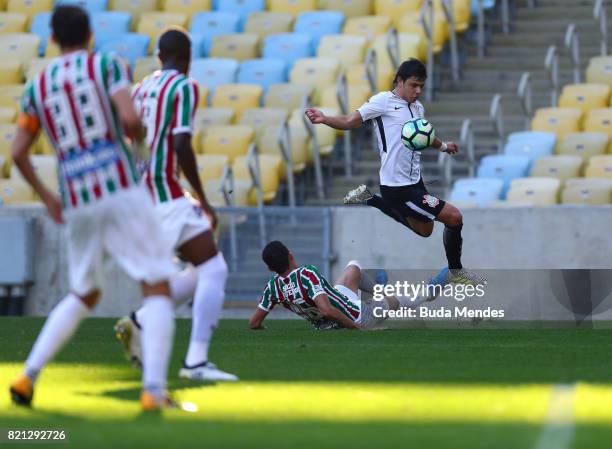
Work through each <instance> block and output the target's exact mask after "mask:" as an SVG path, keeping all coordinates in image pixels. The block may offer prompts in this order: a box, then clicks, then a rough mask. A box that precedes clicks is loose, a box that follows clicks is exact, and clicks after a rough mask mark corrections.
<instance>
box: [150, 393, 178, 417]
mask: <svg viewBox="0 0 612 449" xmlns="http://www.w3.org/2000/svg"><path fill="white" fill-rule="evenodd" d="M140 405H141V406H142V410H143V411H145V412H155V411H159V410H163V409H166V408H180V405H179V403H178V402H176V401H175V400H174V399H172V398H171V397H170V396H169V395H168V394H165V395H164V397H162V398H161V399H158V398H157V397H155V395H154V394H153V393H151V392H150V391H146V390H143V391H142V393H141V394H140Z"/></svg>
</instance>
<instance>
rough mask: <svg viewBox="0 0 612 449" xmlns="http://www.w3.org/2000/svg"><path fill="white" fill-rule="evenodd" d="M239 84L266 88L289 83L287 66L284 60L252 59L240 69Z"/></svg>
mask: <svg viewBox="0 0 612 449" xmlns="http://www.w3.org/2000/svg"><path fill="white" fill-rule="evenodd" d="M238 82H239V83H244V84H259V85H260V86H262V87H263V88H264V95H265V94H266V92H267V91H268V87H270V86H271V85H272V84H276V83H286V82H287V72H286V64H285V61H283V60H282V59H251V60H248V61H244V62H242V64H240V68H239V69H238Z"/></svg>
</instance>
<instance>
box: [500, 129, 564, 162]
mask: <svg viewBox="0 0 612 449" xmlns="http://www.w3.org/2000/svg"><path fill="white" fill-rule="evenodd" d="M556 141H557V137H556V136H555V135H554V134H552V133H544V132H534V131H524V132H521V133H514V137H513V135H510V137H509V138H508V142H507V143H506V145H505V146H504V154H507V155H509V156H527V157H528V158H529V160H530V163H531V162H533V161H534V160H535V159H537V158H539V157H542V156H550V155H551V154H553V153H554V151H555V144H556Z"/></svg>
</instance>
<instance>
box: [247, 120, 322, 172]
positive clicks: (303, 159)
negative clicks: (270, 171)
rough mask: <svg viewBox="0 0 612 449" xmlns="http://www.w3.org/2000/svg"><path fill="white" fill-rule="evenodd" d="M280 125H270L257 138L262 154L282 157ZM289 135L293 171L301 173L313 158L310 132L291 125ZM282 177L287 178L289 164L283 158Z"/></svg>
mask: <svg viewBox="0 0 612 449" xmlns="http://www.w3.org/2000/svg"><path fill="white" fill-rule="evenodd" d="M279 133H280V127H278V126H268V127H266V128H263V130H262V132H261V133H260V134H259V136H258V138H257V148H258V149H259V153H260V154H273V155H277V156H280V157H281V158H282V156H283V154H282V150H281V147H280V144H279ZM289 136H290V145H291V159H292V163H293V172H294V173H300V172H302V171H303V170H304V169H305V168H306V165H307V163H308V162H309V161H310V160H311V159H312V158H311V153H310V151H309V145H308V133H307V132H306V130H305V129H304V128H303V127H300V126H291V125H290V126H289ZM279 176H280V179H281V180H282V181H286V180H287V165H286V163H285V161H284V158H283V160H282V164H281V166H280V173H279Z"/></svg>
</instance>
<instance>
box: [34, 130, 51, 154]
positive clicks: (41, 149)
mask: <svg viewBox="0 0 612 449" xmlns="http://www.w3.org/2000/svg"><path fill="white" fill-rule="evenodd" d="M34 152H35V153H36V154H43V155H44V154H46V155H52V156H55V155H56V154H55V149H54V148H53V145H51V141H50V140H49V136H47V133H45V132H41V133H39V134H38V139H37V141H36V142H35V144H34Z"/></svg>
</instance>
